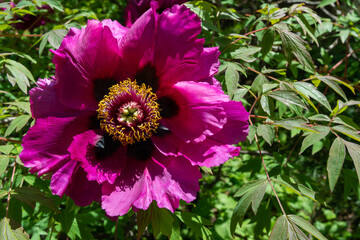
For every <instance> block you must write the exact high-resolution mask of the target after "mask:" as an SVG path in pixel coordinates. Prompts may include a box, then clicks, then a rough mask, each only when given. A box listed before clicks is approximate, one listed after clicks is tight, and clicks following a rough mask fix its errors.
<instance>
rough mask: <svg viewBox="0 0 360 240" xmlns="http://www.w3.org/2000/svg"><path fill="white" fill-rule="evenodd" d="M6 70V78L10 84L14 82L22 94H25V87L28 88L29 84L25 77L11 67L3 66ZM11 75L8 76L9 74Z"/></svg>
mask: <svg viewBox="0 0 360 240" xmlns="http://www.w3.org/2000/svg"><path fill="white" fill-rule="evenodd" d="M5 66H6V69H7V70H8V75H7V76H8V78H9V81H10V82H13V81H15V82H16V83H17V84H18V86H19V88H20V89H21V91H23V92H24V93H26V92H27V87H28V86H30V82H29V79H28V78H27V77H26V75H25V74H24V73H23V72H22V71H20V70H19V69H18V68H16V67H14V66H12V65H9V64H7V65H5ZM9 73H10V74H11V75H10V74H9Z"/></svg>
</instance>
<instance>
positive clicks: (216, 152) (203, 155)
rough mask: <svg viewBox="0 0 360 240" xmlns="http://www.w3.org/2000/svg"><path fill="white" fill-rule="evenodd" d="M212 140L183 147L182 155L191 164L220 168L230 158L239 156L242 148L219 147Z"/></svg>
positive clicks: (228, 145) (231, 146) (208, 139)
mask: <svg viewBox="0 0 360 240" xmlns="http://www.w3.org/2000/svg"><path fill="white" fill-rule="evenodd" d="M211 138H212V137H210V138H207V139H206V140H205V141H203V142H201V143H198V144H194V143H192V144H190V143H187V144H183V145H181V150H180V151H181V153H182V154H183V155H184V157H186V158H187V159H188V160H189V161H190V162H191V164H193V165H198V166H205V167H214V166H219V165H220V164H223V163H225V162H226V161H227V160H229V159H230V158H233V157H235V156H238V155H239V153H240V147H235V146H233V145H230V144H227V145H219V143H218V142H216V141H214V140H212V139H211Z"/></svg>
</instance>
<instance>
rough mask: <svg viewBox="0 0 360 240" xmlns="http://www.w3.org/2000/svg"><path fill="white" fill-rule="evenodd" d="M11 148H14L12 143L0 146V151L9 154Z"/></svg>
mask: <svg viewBox="0 0 360 240" xmlns="http://www.w3.org/2000/svg"><path fill="white" fill-rule="evenodd" d="M13 149H14V145H12V144H7V145H1V146H0V152H2V153H5V154H6V155H9V154H10V152H11V151H12V150H13Z"/></svg>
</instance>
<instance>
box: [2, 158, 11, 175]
mask: <svg viewBox="0 0 360 240" xmlns="http://www.w3.org/2000/svg"><path fill="white" fill-rule="evenodd" d="M9 159H10V158H9V157H8V156H0V176H1V174H3V173H4V172H5V171H6V169H7V167H8V165H9Z"/></svg>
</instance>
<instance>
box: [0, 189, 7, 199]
mask: <svg viewBox="0 0 360 240" xmlns="http://www.w3.org/2000/svg"><path fill="white" fill-rule="evenodd" d="M8 194H9V192H8V191H6V190H2V189H0V198H3V197H5V196H7V195H8Z"/></svg>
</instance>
